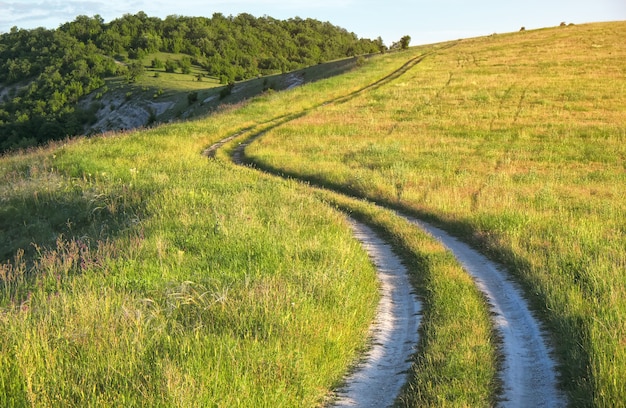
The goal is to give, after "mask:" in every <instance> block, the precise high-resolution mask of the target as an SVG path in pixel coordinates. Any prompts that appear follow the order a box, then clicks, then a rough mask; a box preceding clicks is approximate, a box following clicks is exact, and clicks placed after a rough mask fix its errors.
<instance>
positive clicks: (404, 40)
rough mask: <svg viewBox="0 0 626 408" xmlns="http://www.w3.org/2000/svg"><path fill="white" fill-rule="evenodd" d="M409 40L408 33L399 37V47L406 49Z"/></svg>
mask: <svg viewBox="0 0 626 408" xmlns="http://www.w3.org/2000/svg"><path fill="white" fill-rule="evenodd" d="M410 42H411V36H410V35H405V36H404V37H402V38H400V49H403V50H406V49H407V48H409V43H410Z"/></svg>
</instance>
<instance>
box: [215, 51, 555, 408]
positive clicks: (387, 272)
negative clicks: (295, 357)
mask: <svg viewBox="0 0 626 408" xmlns="http://www.w3.org/2000/svg"><path fill="white" fill-rule="evenodd" d="M451 46H454V44H452V45H449V46H447V47H446V48H449V47H451ZM440 50H441V48H440V49H439V50H437V51H440ZM434 52H435V51H433V52H431V53H428V54H424V55H422V56H419V57H416V58H414V59H412V60H410V61H409V62H407V63H406V64H404V65H403V66H402V67H400V68H399V69H398V70H396V71H394V72H392V73H391V74H390V75H388V76H386V77H384V78H382V79H381V80H379V81H376V82H375V83H372V84H370V85H368V86H366V87H363V88H361V89H359V90H357V91H355V92H352V93H350V94H348V95H345V96H343V97H340V98H335V99H333V100H329V101H326V102H323V103H320V104H319V105H317V106H316V107H313V108H311V109H310V110H307V111H305V112H300V113H295V114H290V115H284V116H281V117H277V118H274V119H272V120H269V121H267V122H265V123H262V124H259V125H257V126H254V127H251V128H248V129H244V130H242V131H240V132H239V133H237V134H234V135H232V136H230V137H229V138H226V139H223V140H222V141H220V142H218V143H216V144H214V145H212V146H210V147H209V148H207V149H206V150H205V152H204V154H205V155H206V156H208V157H214V155H215V152H216V151H217V149H219V148H220V147H221V146H222V145H224V144H225V143H227V142H228V141H231V140H233V139H235V138H240V139H242V143H240V145H239V147H238V148H237V149H235V151H234V152H233V154H232V156H231V160H232V161H233V162H234V163H236V164H240V165H244V164H248V165H251V166H254V163H253V162H251V161H250V160H249V159H247V158H246V156H245V148H246V146H248V145H249V144H250V143H252V142H254V140H256V139H257V138H258V137H260V136H262V135H263V134H264V133H265V132H266V131H267V130H268V129H271V128H274V127H278V126H280V125H282V124H284V123H287V122H289V121H291V120H294V119H295V118H298V117H301V116H303V115H306V114H307V113H309V112H310V111H312V110H314V109H316V108H317V107H320V106H324V105H327V104H329V103H343V102H345V101H347V100H349V99H351V98H353V97H355V96H357V95H358V94H360V93H362V92H365V91H368V90H371V89H376V88H378V87H380V86H382V85H384V84H386V83H388V82H390V81H392V80H394V79H396V78H398V77H400V76H401V75H402V74H404V73H405V72H407V71H408V70H410V69H411V68H412V67H414V66H415V65H417V64H419V62H421V61H422V60H423V59H424V58H426V57H427V56H428V55H430V54H432V53H434ZM264 171H266V172H268V173H271V174H274V175H277V176H281V177H285V176H284V175H283V174H282V173H281V171H280V170H279V169H275V170H272V169H264ZM291 178H295V177H291ZM302 181H305V182H307V183H310V184H315V183H314V181H312V180H302ZM398 215H399V216H401V217H404V218H406V219H407V220H408V221H410V222H412V223H413V224H414V225H415V226H416V228H420V229H421V230H423V231H425V232H427V233H429V234H430V235H432V236H433V237H434V238H435V239H437V240H439V241H440V242H441V243H442V244H443V245H444V246H445V247H447V248H448V250H450V251H451V252H452V253H453V254H454V256H455V257H456V258H457V260H458V261H459V262H460V263H461V265H462V266H463V268H464V269H465V270H466V271H467V273H469V274H470V275H471V276H472V277H473V278H474V280H475V282H476V285H477V287H478V289H479V290H481V291H482V292H483V293H484V295H485V297H486V299H487V300H488V302H489V303H490V306H491V308H492V311H493V314H494V319H493V325H494V328H495V330H496V331H497V332H498V333H499V335H500V337H501V339H502V345H501V357H502V360H503V363H502V369H501V372H500V380H501V382H502V389H503V393H502V395H500V396H498V401H499V402H498V405H499V406H502V407H507V408H508V407H530V406H532V407H562V406H567V399H566V397H565V396H564V395H563V394H562V393H561V392H560V391H559V390H558V379H557V373H556V363H555V361H554V359H553V358H552V350H551V348H550V347H549V346H548V343H547V340H546V339H547V336H546V333H545V332H544V331H543V329H542V328H541V325H540V324H539V322H538V320H537V319H536V318H535V317H534V316H533V315H532V313H531V311H530V307H529V306H528V303H527V302H526V300H525V299H524V297H523V293H522V291H521V289H520V288H519V287H518V286H517V285H515V284H514V283H513V282H512V281H511V280H510V279H509V278H508V273H507V272H506V270H505V269H504V268H503V267H502V266H499V265H496V264H495V263H493V262H491V261H490V260H488V259H487V258H486V257H484V256H483V255H482V254H480V253H479V252H477V251H475V250H474V249H473V248H471V247H470V246H469V245H467V244H465V243H462V242H460V241H459V240H457V239H456V238H454V237H452V236H450V235H449V234H447V233H446V232H445V231H443V230H441V229H439V228H436V227H434V226H432V225H430V224H428V223H425V222H424V221H421V220H417V219H414V218H411V217H407V216H404V215H401V214H398ZM350 222H351V225H352V228H353V230H354V234H355V237H356V238H357V239H359V240H360V241H361V242H362V244H363V246H364V248H365V249H366V251H367V252H368V254H369V255H370V257H371V258H372V261H373V262H374V264H375V265H376V267H377V270H378V273H379V279H380V281H381V298H382V301H381V304H380V305H379V307H378V312H377V318H376V321H375V322H374V324H373V326H372V343H371V344H372V347H371V349H370V350H369V351H368V353H367V354H366V355H365V356H364V360H363V361H362V362H361V363H360V364H359V365H358V366H357V367H355V370H354V371H353V372H352V373H351V374H350V375H349V377H348V378H346V382H345V385H344V386H343V387H341V388H340V389H339V390H337V391H336V395H337V400H336V401H335V405H333V406H336V407H343V406H359V407H386V406H391V405H393V403H394V401H395V399H396V397H397V396H398V394H399V392H400V391H401V388H402V386H403V385H404V383H405V381H406V378H407V377H406V373H407V371H408V370H409V369H410V365H411V363H410V359H411V356H412V354H413V353H414V352H415V344H416V343H417V341H418V327H419V322H420V310H421V305H420V304H419V301H418V300H417V298H416V297H415V295H414V294H412V293H411V292H410V291H409V290H408V288H410V287H411V286H410V285H409V284H408V277H407V272H406V269H405V268H404V267H403V266H402V263H401V262H400V261H399V259H398V258H397V257H396V256H395V255H394V254H393V251H392V250H391V247H390V246H389V244H387V243H385V242H384V241H382V240H381V239H380V238H379V237H378V236H377V235H376V234H375V233H374V232H373V230H371V229H370V228H369V227H368V226H366V225H363V224H360V223H357V222H355V221H353V220H351V221H350ZM400 289H402V290H400Z"/></svg>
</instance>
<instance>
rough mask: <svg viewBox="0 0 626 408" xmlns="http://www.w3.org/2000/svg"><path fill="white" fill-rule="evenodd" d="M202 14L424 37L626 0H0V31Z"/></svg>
mask: <svg viewBox="0 0 626 408" xmlns="http://www.w3.org/2000/svg"><path fill="white" fill-rule="evenodd" d="M138 11H144V12H145V13H146V14H148V15H149V16H154V17H160V18H165V17H166V16H168V15H172V14H176V15H184V16H206V17H210V16H211V15H212V14H213V13H215V12H220V13H222V14H225V15H237V14H239V13H250V14H252V15H254V16H257V17H260V16H263V15H268V16H271V17H274V18H278V19H288V18H292V17H296V16H297V17H301V18H314V19H317V20H321V21H330V22H331V23H333V24H335V25H338V26H341V27H343V28H345V29H347V30H348V31H351V32H354V33H356V34H357V35H358V36H359V37H365V38H376V37H378V36H381V37H382V38H383V40H384V41H385V43H386V44H391V43H392V42H394V41H397V40H398V39H400V37H402V36H403V35H410V36H411V39H412V40H411V44H412V45H418V44H427V43H433V42H438V41H445V40H453V39H458V38H467V37H475V36H481V35H488V34H492V33H504V32H510V31H517V30H519V28H520V27H522V26H524V27H526V28H527V29H533V28H542V27H550V26H555V25H558V24H559V23H561V22H562V21H564V22H567V23H575V24H582V23H587V22H597V21H615V20H626V0H523V1H522V0H515V1H512V0H511V1H507V0H475V1H463V0H384V1H382V0H376V1H372V0H88V1H74V0H0V32H8V31H9V30H10V29H11V27H13V26H17V27H19V28H27V29H28V28H35V27H39V26H42V27H46V28H57V27H58V26H59V25H60V24H62V23H64V22H67V21H72V20H74V18H75V17H76V16H77V15H87V16H93V15H95V14H99V15H100V16H101V17H102V18H104V20H105V21H110V20H112V19H115V18H117V17H121V16H122V15H123V14H125V13H131V14H134V13H136V12H138Z"/></svg>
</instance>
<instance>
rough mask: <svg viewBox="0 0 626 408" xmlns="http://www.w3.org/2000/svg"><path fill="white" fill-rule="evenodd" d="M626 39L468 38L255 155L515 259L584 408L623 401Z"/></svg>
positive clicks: (556, 33)
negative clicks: (432, 222) (432, 223)
mask: <svg viewBox="0 0 626 408" xmlns="http://www.w3.org/2000/svg"><path fill="white" fill-rule="evenodd" d="M625 34H626V24H625V23H623V22H620V23H607V24H592V25H583V26H569V27H558V28H551V29H544V30H536V31H532V32H520V33H514V34H506V35H494V36H490V37H486V38H477V39H470V40H464V41H462V42H460V43H459V44H458V45H456V46H455V47H453V48H450V49H449V50H446V51H445V52H440V53H438V54H437V55H436V56H434V57H432V58H427V59H425V60H424V61H423V62H422V63H420V64H419V65H418V66H416V67H415V68H414V69H412V70H410V71H409V72H408V73H407V74H406V75H404V76H402V77H401V78H399V79H398V80H396V81H394V83H392V84H390V85H388V86H384V87H382V88H380V89H376V90H373V91H371V92H367V93H363V94H362V95H359V96H358V97H355V98H354V99H352V100H350V101H348V102H346V103H344V104H341V105H332V106H328V107H326V108H322V109H318V110H316V111H315V112H311V113H310V114H308V115H306V116H304V117H302V118H300V119H297V120H294V121H292V122H290V123H289V124H286V125H284V126H281V127H280V128H277V129H274V130H272V131H270V132H268V133H267V134H266V135H264V136H263V138H262V139H260V140H259V141H258V142H256V143H254V144H252V145H251V146H250V148H249V149H248V155H249V157H250V159H251V160H252V161H254V162H256V163H258V164H259V165H260V166H262V167H265V168H268V169H275V170H276V171H280V172H281V173H284V174H290V175H295V176H297V177H300V178H304V179H308V180H312V181H316V182H319V183H322V184H324V185H327V186H333V187H334V188H338V189H341V190H342V191H348V192H350V193H351V194H354V195H357V196H361V197H366V198H368V199H370V200H373V201H377V202H384V203H387V204H388V205H392V206H396V207H399V208H402V209H404V210H407V211H409V212H413V213H415V214H417V215H419V216H421V217H425V218H428V219H430V220H432V221H435V222H438V223H439V224H440V225H442V226H444V227H445V228H446V229H448V230H452V231H455V232H456V233H457V234H459V235H460V236H462V237H464V239H466V240H467V241H468V242H470V243H472V244H473V245H475V246H476V247H478V248H480V249H481V250H483V251H485V252H487V253H489V254H491V256H493V257H494V258H497V259H499V260H501V261H503V262H505V263H506V264H507V265H508V266H509V267H510V268H511V269H512V270H513V271H514V273H515V274H516V279H517V280H518V281H520V282H521V283H522V284H523V286H524V287H525V288H526V290H527V295H528V297H529V299H530V300H531V301H532V302H533V303H534V304H535V305H536V308H537V311H538V313H540V314H541V315H542V316H543V318H544V320H545V322H546V323H547V325H548V326H549V327H550V329H551V331H552V334H553V337H554V342H555V344H556V345H557V347H558V354H559V357H560V359H561V364H562V369H561V374H562V382H563V385H564V386H565V388H566V389H567V390H568V391H569V393H570V396H571V398H572V401H573V403H574V405H575V406H587V405H594V406H615V405H620V404H623V401H626V388H625V386H624V383H623V382H622V381H620V380H618V379H619V378H624V377H625V376H626V371H625V370H626V353H625V352H624V350H625V348H624V345H625V341H626V326H625V324H626V303H625V300H624V299H626V284H625V282H626V275H625V274H626V268H625V265H626V250H625V248H626V240H625V237H626V235H625V234H624V232H625V231H626V212H625V211H626V196H625V195H624V186H625V185H626V172H625V169H626V164H625V161H624V159H625V158H626V149H625V147H624V141H625V137H626V133H625V132H624V129H625V127H624V126H625V124H626V98H625V96H624V92H622V90H623V89H624V86H625V85H626V80H625V76H624V73H625V72H626V62H625V61H626V47H625V46H624V43H623V41H621V38H622V37H623V36H624V35H625ZM415 52H416V53H419V52H420V51H419V50H415ZM417 375H419V373H417Z"/></svg>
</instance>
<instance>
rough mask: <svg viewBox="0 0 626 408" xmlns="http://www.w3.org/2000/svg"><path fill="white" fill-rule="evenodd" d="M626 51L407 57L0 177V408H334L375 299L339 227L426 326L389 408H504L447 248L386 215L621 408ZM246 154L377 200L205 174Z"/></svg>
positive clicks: (488, 347) (478, 315)
mask: <svg viewBox="0 0 626 408" xmlns="http://www.w3.org/2000/svg"><path fill="white" fill-rule="evenodd" d="M624 31H626V25H624V23H613V24H598V25H590V26H575V27H565V28H555V29H547V30H539V31H527V32H524V33H515V34H506V35H495V36H492V37H486V38H479V39H470V40H463V41H459V42H456V43H452V44H444V45H435V46H425V47H416V48H412V49H411V50H409V51H407V52H402V53H390V54H385V55H381V56H378V57H375V58H371V59H368V60H366V61H363V62H362V64H360V65H361V66H360V67H358V68H356V69H354V70H352V71H349V72H346V73H344V74H343V75H341V76H337V77H333V78H330V79H326V80H323V81H318V82H315V83H311V84H307V85H305V86H302V87H299V88H296V89H292V90H290V91H288V92H279V93H277V92H268V93H265V94H262V95H261V96H257V97H253V98H251V99H250V100H248V101H247V102H245V103H239V104H237V105H233V106H223V107H221V108H220V109H218V110H217V111H216V112H215V113H214V114H212V115H210V116H206V117H203V118H199V119H197V120H194V121H189V122H182V123H175V124H170V125H163V126H159V127H156V128H154V129H149V130H141V131H135V132H128V133H120V134H109V135H104V136H99V137H93V138H79V139H75V140H71V141H65V142H63V143H58V144H54V145H51V146H49V147H46V148H42V149H39V150H32V151H28V152H23V153H19V154H13V155H7V156H4V157H2V158H0V180H1V182H0V197H1V198H0V228H1V229H2V234H1V236H0V250H1V252H0V257H1V262H2V265H1V266H0V279H1V284H0V334H1V335H2V338H3V339H4V341H3V342H2V343H1V344H0V368H1V369H0V405H4V406H59V405H63V406H111V405H123V406H139V405H142V406H143V405H146V406H245V407H258V406H267V407H279V406H285V407H296V406H297V407H300V406H320V405H323V404H324V403H325V402H327V401H328V400H329V398H330V390H331V389H333V388H334V387H336V386H338V385H339V384H340V383H341V381H342V378H343V375H344V374H345V373H346V371H347V370H349V369H350V367H351V365H352V364H353V363H354V362H355V360H356V359H358V356H359V353H360V352H361V351H362V350H364V348H366V347H367V333H368V327H369V324H370V322H371V319H372V317H373V314H374V310H375V306H376V302H377V299H378V295H377V282H376V278H375V274H374V269H373V266H372V265H371V262H370V260H369V259H368V257H367V255H366V254H365V253H364V252H363V250H362V248H361V247H360V245H359V244H358V242H357V241H355V239H354V238H353V237H352V236H351V232H350V228H349V227H348V224H347V222H346V218H345V217H346V213H348V214H350V215H351V216H353V217H355V218H358V219H360V220H361V221H364V222H367V223H368V224H370V225H372V226H374V227H375V228H376V229H377V230H378V231H379V232H380V233H381V234H382V235H384V236H385V237H386V238H387V239H389V240H390V241H391V242H393V243H394V245H395V246H396V248H397V250H398V252H399V253H400V254H401V255H402V257H403V259H404V261H405V263H406V264H407V267H408V268H409V269H410V271H411V273H412V278H413V281H414V283H415V287H416V292H417V293H418V294H419V296H420V297H421V298H422V299H423V302H424V312H423V313H424V317H423V320H422V321H423V325H422V327H421V328H420V334H421V337H420V345H419V348H418V350H417V353H416V356H415V357H414V368H413V370H412V373H411V379H410V382H409V384H408V386H407V387H406V390H405V391H404V393H403V394H402V395H401V397H400V399H399V401H398V403H399V405H401V406H492V405H493V404H494V403H495V401H496V400H497V395H498V387H499V384H498V380H497V368H498V364H499V363H498V350H497V347H498V339H497V336H495V335H494V333H493V332H492V327H491V323H490V316H489V309H488V305H487V304H486V302H485V300H484V299H483V297H482V296H481V294H480V293H479V292H478V291H477V289H476V288H475V286H474V282H473V281H472V279H471V278H470V277H469V276H468V275H467V274H466V273H465V272H464V271H463V270H462V269H461V268H460V266H459V265H458V264H457V263H456V261H455V260H454V259H453V257H452V256H451V254H449V253H448V252H447V251H445V250H444V249H443V247H442V246H441V245H440V244H438V243H436V242H435V241H434V240H433V239H432V238H430V237H428V236H427V235H425V234H423V233H420V232H419V231H418V230H417V229H416V228H415V227H414V226H412V225H409V224H407V223H406V222H404V221H402V220H401V219H400V218H398V217H396V216H395V215H394V213H393V212H392V211H390V210H386V209H384V208H381V207H378V206H374V205H372V203H371V202H372V201H376V202H379V203H383V204H386V205H387V206H391V207H395V208H401V209H402V210H403V211H406V212H410V213H413V214H415V215H418V216H420V217H424V218H426V219H428V220H430V221H433V222H436V223H438V224H439V225H441V226H443V227H444V228H446V229H447V230H449V231H453V232H456V233H457V234H459V235H460V236H462V237H464V238H465V239H466V240H468V241H469V242H472V243H474V244H475V245H476V246H477V247H479V248H481V249H482V250H484V251H485V252H487V253H488V254H490V255H491V256H493V257H495V258H497V259H499V260H501V261H503V262H505V263H507V265H508V266H509V267H510V268H511V270H512V271H513V272H514V274H515V277H516V279H517V280H519V281H520V282H522V283H523V285H524V287H525V289H526V292H527V295H528V297H529V299H530V300H532V302H533V304H534V305H535V308H536V310H537V312H538V313H540V314H541V317H542V319H543V321H544V322H545V324H546V326H547V327H548V329H549V330H550V333H551V335H552V336H553V340H554V343H555V345H556V346H557V347H558V348H557V352H558V355H559V358H560V360H559V361H560V363H561V367H560V372H561V375H562V383H563V387H564V388H565V389H566V390H567V391H568V393H569V396H570V398H571V401H572V404H573V405H575V406H609V405H611V406H615V405H619V403H620V401H624V400H626V392H625V391H624V385H623V383H622V382H621V378H623V377H624V376H625V375H626V373H625V372H624V369H625V367H626V361H625V360H626V355H625V354H624V351H623V349H624V341H625V339H626V337H625V331H626V330H625V328H624V322H625V320H624V310H625V309H626V305H625V304H624V298H625V297H624V295H625V294H626V293H625V288H624V283H623V281H624V276H623V275H624V270H625V269H626V268H624V263H625V262H624V250H623V248H624V247H625V246H624V231H625V230H626V228H625V226H624V221H623V220H624V193H623V192H622V190H623V189H622V188H620V186H623V185H624V177H625V169H626V167H624V153H625V152H624V147H623V140H624V137H625V134H624V127H623V124H624V119H625V118H624V112H626V109H624V108H625V107H624V104H625V103H626V102H625V101H624V99H623V94H624V93H623V92H622V91H623V90H624V79H623V78H624V73H625V71H624V63H623V61H624V60H625V59H624V56H625V55H624V53H625V50H624V47H623V45H621V42H620V41H619V39H620V38H623V34H624ZM583 51H584V52H583ZM427 53H428V55H427V57H426V58H424V59H423V60H421V62H420V63H419V64H417V65H415V66H412V67H411V68H410V69H408V70H407V71H406V72H404V73H403V74H402V75H400V76H397V77H393V78H389V80H388V81H386V82H380V83H378V82H377V81H379V80H381V78H384V77H386V76H387V75H388V74H390V73H392V72H394V71H395V70H397V69H398V68H400V67H402V66H403V65H404V64H405V63H407V61H411V60H413V59H414V58H416V57H419V56H420V55H424V54H427ZM590 56H593V58H591V57H590ZM316 69H317V70H320V69H321V68H320V67H317V68H316ZM376 83H378V85H377V86H371V85H372V84H376ZM333 101H336V103H333ZM251 129H252V130H254V131H256V132H257V133H258V132H261V131H263V132H264V133H263V135H262V137H261V138H260V139H258V140H256V141H255V142H254V143H252V144H251V145H250V146H249V147H248V148H247V150H246V154H247V155H248V157H249V158H250V159H252V160H254V161H255V162H256V163H257V164H258V165H259V166H262V167H264V168H267V169H272V170H274V171H277V172H280V173H281V174H285V175H294V176H298V177H300V178H303V179H307V180H310V181H315V182H318V183H322V184H323V185H325V186H329V187H333V188H335V189H339V190H341V191H343V192H349V193H351V194H352V195H355V196H358V197H361V198H363V197H365V198H367V200H359V199H353V198H349V197H346V196H344V195H342V194H337V193H333V192H331V191H328V190H318V189H314V188H311V187H310V186H308V185H306V184H301V183H298V182H296V181H293V180H283V179H281V178H277V177H274V176H270V175H267V174H263V173H260V172H258V171H256V170H253V169H248V168H245V167H239V166H235V165H233V164H232V163H230V160H229V158H228V157H227V153H228V152H229V151H232V149H233V146H234V145H236V144H238V143H240V142H241V140H240V139H235V140H234V141H233V146H225V147H224V148H223V149H221V150H220V151H219V152H218V155H217V157H216V158H207V157H204V156H202V154H201V153H202V152H203V151H204V149H206V147H208V146H209V145H211V144H213V143H215V142H217V141H219V140H222V139H224V138H226V137H227V136H230V135H234V134H238V133H241V132H245V131H247V130H248V131H249V130H251Z"/></svg>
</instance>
